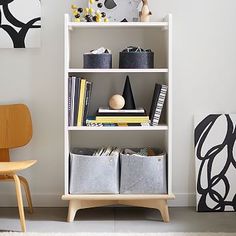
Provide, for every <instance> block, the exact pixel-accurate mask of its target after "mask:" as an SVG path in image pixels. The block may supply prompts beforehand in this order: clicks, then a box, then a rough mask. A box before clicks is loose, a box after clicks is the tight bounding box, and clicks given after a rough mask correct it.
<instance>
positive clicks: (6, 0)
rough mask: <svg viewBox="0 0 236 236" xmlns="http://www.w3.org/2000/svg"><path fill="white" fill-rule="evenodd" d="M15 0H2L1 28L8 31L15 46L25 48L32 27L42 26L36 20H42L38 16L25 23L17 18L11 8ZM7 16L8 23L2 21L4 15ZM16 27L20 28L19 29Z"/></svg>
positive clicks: (0, 11)
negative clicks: (10, 5)
mask: <svg viewBox="0 0 236 236" xmlns="http://www.w3.org/2000/svg"><path fill="white" fill-rule="evenodd" d="M13 1H15V0H0V7H1V8H2V10H1V9H0V28H1V29H3V30H4V31H6V32H7V33H8V35H9V37H10V38H11V40H12V42H13V46H14V48H25V47H26V45H25V38H26V35H27V33H28V32H29V30H30V29H35V28H41V25H39V24H37V25H36V22H40V20H41V18H40V17H36V18H33V19H31V20H30V21H28V22H26V23H24V22H21V21H19V20H18V19H16V18H15V17H14V16H13V14H12V13H11V12H10V10H9V4H11V2H13ZM34 1H40V0H34ZM3 15H4V16H5V18H6V20H7V21H8V24H3V23H2V16H3ZM15 27H17V28H19V29H18V30H16V29H15Z"/></svg>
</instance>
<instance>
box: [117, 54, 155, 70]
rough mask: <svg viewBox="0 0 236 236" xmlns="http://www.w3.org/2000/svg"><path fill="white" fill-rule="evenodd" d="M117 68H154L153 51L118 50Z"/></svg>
mask: <svg viewBox="0 0 236 236" xmlns="http://www.w3.org/2000/svg"><path fill="white" fill-rule="evenodd" d="M119 68H133V69H135V68H137V69H139V68H141V69H147V68H154V52H120V60H119Z"/></svg>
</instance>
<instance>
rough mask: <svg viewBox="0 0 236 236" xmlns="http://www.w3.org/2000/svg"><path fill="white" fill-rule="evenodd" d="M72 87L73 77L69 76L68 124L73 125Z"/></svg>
mask: <svg viewBox="0 0 236 236" xmlns="http://www.w3.org/2000/svg"><path fill="white" fill-rule="evenodd" d="M71 87H72V79H71V77H69V78H68V126H71Z"/></svg>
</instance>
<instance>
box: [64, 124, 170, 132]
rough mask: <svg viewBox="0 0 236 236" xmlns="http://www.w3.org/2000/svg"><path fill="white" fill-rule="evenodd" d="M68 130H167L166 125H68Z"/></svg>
mask: <svg viewBox="0 0 236 236" xmlns="http://www.w3.org/2000/svg"><path fill="white" fill-rule="evenodd" d="M67 129H68V130H69V131H77V130H80V131H81V130H85V131H91V130H100V131H103V130H110V131H116V130H118V131H130V130H136V131H145V130H146V131H157V130H160V131H161V130H168V126H167V125H158V126H114V127H107V126H102V127H90V126H70V127H68V128H67Z"/></svg>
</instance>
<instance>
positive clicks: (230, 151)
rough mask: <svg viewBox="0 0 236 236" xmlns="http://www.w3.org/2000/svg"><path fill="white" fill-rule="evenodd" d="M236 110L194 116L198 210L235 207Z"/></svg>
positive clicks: (235, 209) (234, 209) (230, 209)
mask: <svg viewBox="0 0 236 236" xmlns="http://www.w3.org/2000/svg"><path fill="white" fill-rule="evenodd" d="M235 140H236V114H210V115H197V116H195V130H194V142H195V162H196V188H197V210H198V211H200V212H209V211H212V212H214V211H220V212H222V211H236V144H235Z"/></svg>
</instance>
